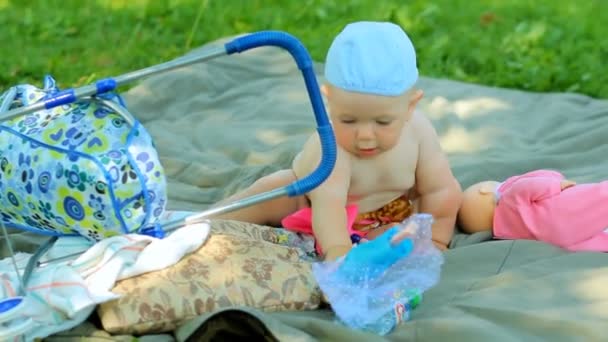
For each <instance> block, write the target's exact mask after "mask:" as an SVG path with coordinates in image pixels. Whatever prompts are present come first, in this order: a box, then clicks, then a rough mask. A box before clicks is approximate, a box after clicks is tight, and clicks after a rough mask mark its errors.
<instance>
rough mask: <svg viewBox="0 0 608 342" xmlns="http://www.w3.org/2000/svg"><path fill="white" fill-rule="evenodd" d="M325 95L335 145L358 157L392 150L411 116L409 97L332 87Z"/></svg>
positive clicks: (369, 156)
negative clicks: (364, 92) (349, 90)
mask: <svg viewBox="0 0 608 342" xmlns="http://www.w3.org/2000/svg"><path fill="white" fill-rule="evenodd" d="M325 94H326V97H327V104H328V107H329V113H330V116H331V120H332V126H333V128H334V132H335V135H336V141H337V143H338V145H339V146H340V147H342V148H343V149H345V150H346V151H348V152H350V153H352V154H354V155H356V156H358V157H359V158H372V157H374V156H376V155H378V154H380V153H382V152H385V151H388V150H390V149H391V148H393V147H394V146H395V145H396V144H397V142H398V141H399V137H400V136H401V132H402V131H403V126H404V124H405V123H406V122H407V121H408V120H409V117H410V116H411V113H408V103H409V95H408V94H404V95H401V96H396V97H387V96H377V95H369V94H362V93H355V92H348V91H344V90H341V89H339V88H335V87H331V86H329V87H327V88H326V92H325Z"/></svg>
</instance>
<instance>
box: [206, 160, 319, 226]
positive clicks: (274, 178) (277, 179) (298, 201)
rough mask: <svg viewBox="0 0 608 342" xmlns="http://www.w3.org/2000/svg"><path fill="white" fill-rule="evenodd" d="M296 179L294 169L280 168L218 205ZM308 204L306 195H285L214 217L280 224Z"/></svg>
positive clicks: (268, 189) (281, 185)
mask: <svg viewBox="0 0 608 342" xmlns="http://www.w3.org/2000/svg"><path fill="white" fill-rule="evenodd" d="M296 180H297V178H296V176H295V174H294V173H293V171H292V170H280V171H277V172H275V173H272V174H270V175H268V176H264V177H262V178H260V179H258V180H257V181H255V182H254V183H253V184H252V185H251V186H249V187H248V188H247V189H245V190H243V191H241V192H239V193H236V194H234V195H232V196H230V197H228V198H227V199H225V200H222V201H221V202H220V203H218V205H222V204H227V203H231V202H234V201H236V200H240V199H243V198H245V197H249V196H252V195H257V194H260V193H263V192H266V191H270V190H273V189H276V188H281V187H284V186H286V185H289V184H291V183H293V182H295V181H296ZM307 206H308V201H307V199H306V197H305V196H297V197H287V196H284V197H279V198H276V199H273V200H270V201H265V202H260V203H258V204H255V205H252V206H249V207H246V208H243V209H239V210H236V211H232V212H229V213H226V214H222V215H218V216H214V217H213V218H214V219H223V220H235V221H243V222H249V223H255V224H263V225H269V226H279V225H280V224H281V220H282V219H283V218H284V217H285V216H287V215H289V214H291V213H293V212H295V211H297V210H299V209H301V208H304V207H307Z"/></svg>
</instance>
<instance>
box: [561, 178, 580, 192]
mask: <svg viewBox="0 0 608 342" xmlns="http://www.w3.org/2000/svg"><path fill="white" fill-rule="evenodd" d="M575 185H576V182H575V181H571V180H568V179H563V180H562V181H561V183H560V187H561V188H562V191H563V190H566V189H568V188H570V187H573V186H575Z"/></svg>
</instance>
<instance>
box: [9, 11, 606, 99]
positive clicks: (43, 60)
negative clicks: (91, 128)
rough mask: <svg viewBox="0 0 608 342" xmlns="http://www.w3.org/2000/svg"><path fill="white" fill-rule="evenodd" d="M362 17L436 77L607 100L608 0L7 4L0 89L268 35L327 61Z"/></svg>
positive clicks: (89, 75)
mask: <svg viewBox="0 0 608 342" xmlns="http://www.w3.org/2000/svg"><path fill="white" fill-rule="evenodd" d="M356 20H391V21H393V22H396V23H398V24H401V25H402V26H403V27H404V28H405V29H406V30H407V31H408V32H409V34H410V36H411V37H412V39H413V40H414V44H415V45H416V48H417V51H418V56H419V67H420V69H421V73H422V74H423V75H425V76H432V77H442V78H450V79H454V80H462V81H468V82H475V83H481V84H487V85H493V86H501V87H510V88H519V89H524V90H533V91H560V92H561V91H574V92H579V93H584V94H587V95H590V96H594V97H600V98H608V68H607V65H606V64H607V63H608V34H607V31H606V24H607V23H608V1H607V0H588V1H582V0H579V1H570V0H553V1H547V0H538V1H532V0H478V1H475V0H469V1H465V0H433V1H430V0H350V1H349V0H344V1H340V0H197V1H195V0H172V1H171V0H149V1H145V0H124V1H123V0H116V1H112V0H61V1H59V0H39V1H33V0H29V1H28V0H13V1H9V0H0V27H1V29H0V42H2V46H3V49H2V57H1V58H0V63H1V64H0V89H5V88H6V87H8V86H10V85H14V84H17V83H23V82H28V83H36V84H39V83H40V80H41V78H42V76H43V75H44V74H46V73H51V74H52V75H54V76H55V77H56V78H57V80H58V81H59V83H60V86H62V87H69V86H74V85H81V84H84V83H88V82H91V81H93V80H96V79H99V78H102V77H106V76H116V75H119V74H122V73H125V72H127V71H132V70H136V69H139V68H143V67H146V66H150V65H153V64H157V63H160V62H164V61H167V60H169V59H172V58H174V57H177V56H179V55H181V54H183V53H185V52H187V51H188V50H190V49H192V48H194V47H197V46H199V45H201V44H203V43H205V42H208V41H210V40H214V39H217V38H219V37H223V36H227V35H233V34H237V33H242V32H253V31H258V30H265V29H274V30H283V31H287V32H289V33H292V34H293V35H295V36H297V37H298V38H300V39H301V40H302V42H303V43H304V44H305V45H306V47H307V48H308V49H309V51H310V53H311V55H312V56H313V58H314V59H316V60H320V61H321V60H323V58H324V55H325V52H326V51H327V48H328V47H329V44H330V42H331V39H332V37H333V36H334V35H335V34H336V33H337V32H338V31H339V30H340V29H341V28H342V27H343V26H344V25H345V24H346V23H347V22H350V21H356Z"/></svg>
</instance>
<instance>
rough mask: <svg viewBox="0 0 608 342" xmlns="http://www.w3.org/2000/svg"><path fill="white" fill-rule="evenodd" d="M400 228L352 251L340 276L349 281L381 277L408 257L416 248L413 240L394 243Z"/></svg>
mask: <svg viewBox="0 0 608 342" xmlns="http://www.w3.org/2000/svg"><path fill="white" fill-rule="evenodd" d="M398 229H399V227H393V228H391V229H389V230H388V231H386V232H385V233H384V234H382V235H380V236H379V237H377V238H376V239H374V240H370V241H368V242H365V243H361V244H359V245H357V246H356V247H354V248H353V249H351V250H350V251H349V252H348V254H346V256H345V257H344V259H343V261H342V264H341V265H340V267H339V268H338V274H339V276H342V277H345V278H346V280H348V281H357V280H358V279H360V280H363V279H370V278H375V277H378V276H380V275H381V274H382V273H384V271H386V270H387V269H388V268H389V267H391V266H392V265H393V264H394V263H396V262H397V261H399V259H401V258H403V257H406V256H407V255H408V254H410V252H411V251H412V249H413V248H414V243H413V241H412V240H411V239H405V237H402V239H401V240H400V241H398V242H393V237H394V236H395V234H397V233H398Z"/></svg>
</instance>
